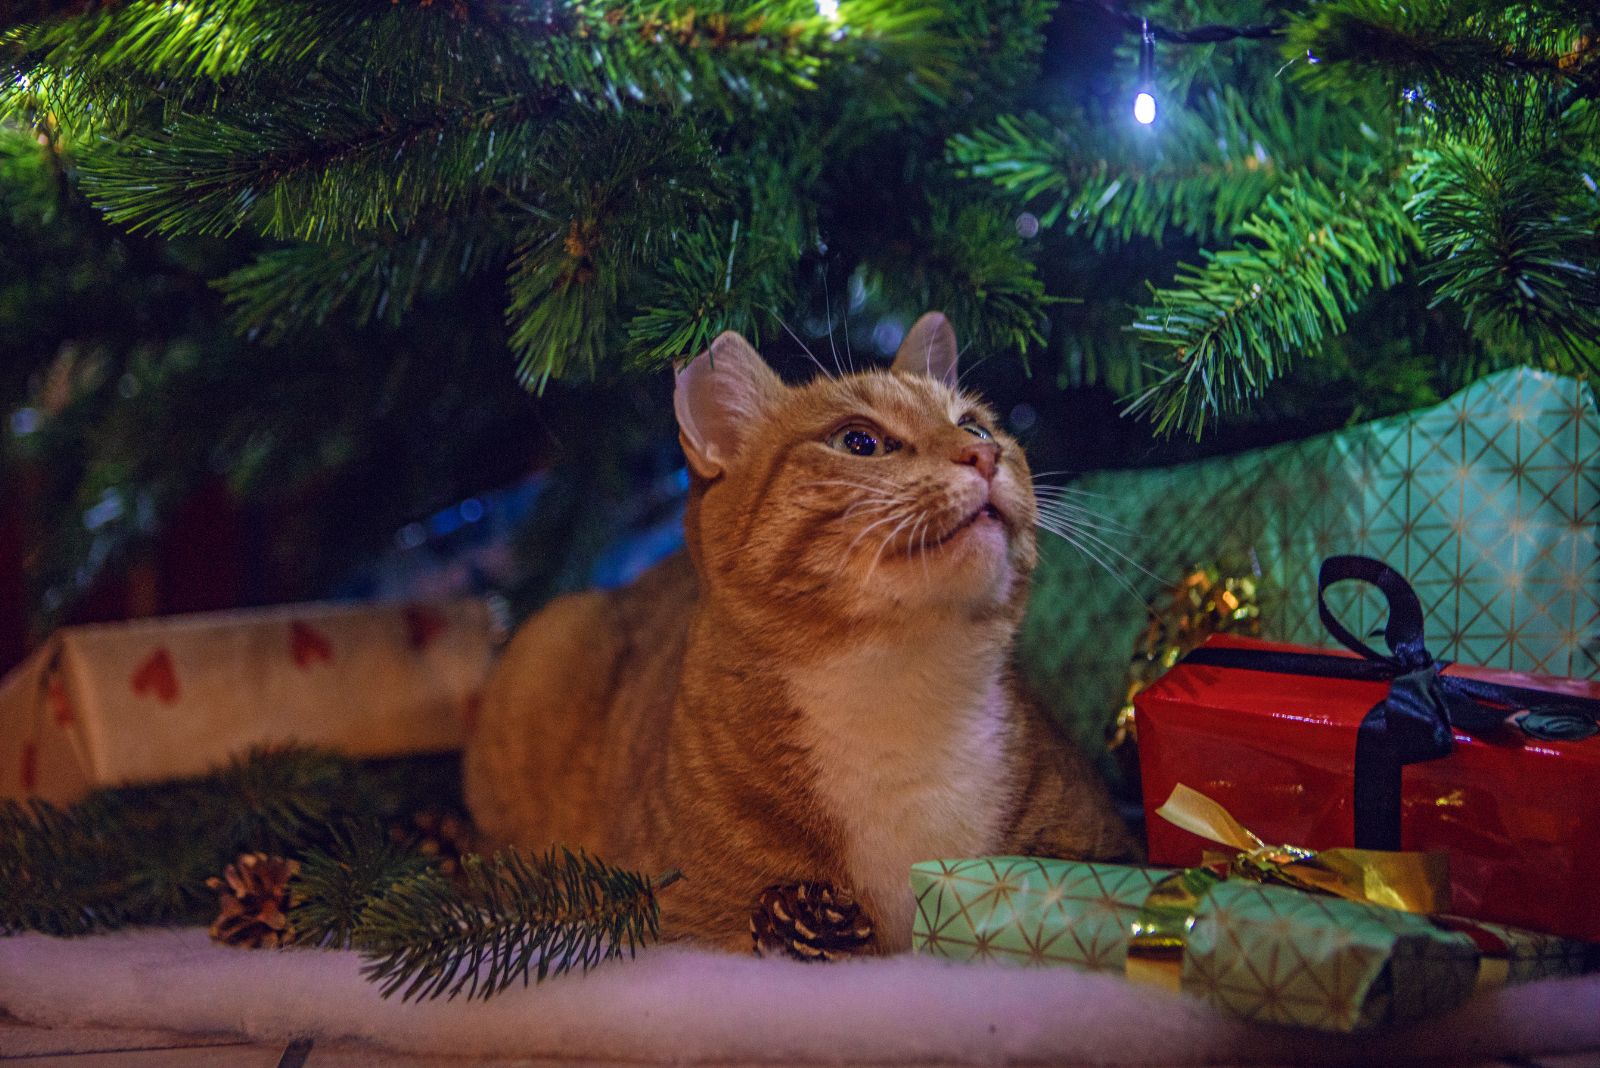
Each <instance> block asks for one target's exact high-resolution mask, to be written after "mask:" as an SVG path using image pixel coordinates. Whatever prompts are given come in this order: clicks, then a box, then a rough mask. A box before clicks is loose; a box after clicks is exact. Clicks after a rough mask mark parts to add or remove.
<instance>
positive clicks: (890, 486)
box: [799, 478, 900, 490]
mask: <svg viewBox="0 0 1600 1068" xmlns="http://www.w3.org/2000/svg"><path fill="white" fill-rule="evenodd" d="M813 486H845V487H848V488H849V489H858V490H898V489H899V488H900V487H899V486H897V485H895V484H894V483H893V482H892V481H890V480H889V479H882V480H881V481H877V482H853V481H851V480H850V479H848V478H818V479H813V480H812V481H810V482H802V483H801V484H800V486H799V488H800V489H810V488H812V487H813Z"/></svg>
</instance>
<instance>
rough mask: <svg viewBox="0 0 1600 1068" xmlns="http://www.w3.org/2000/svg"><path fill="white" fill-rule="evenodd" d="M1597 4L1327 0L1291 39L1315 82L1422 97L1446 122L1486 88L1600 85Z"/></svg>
mask: <svg viewBox="0 0 1600 1068" xmlns="http://www.w3.org/2000/svg"><path fill="white" fill-rule="evenodd" d="M1597 25H1600V22H1597V20H1596V17H1595V12H1594V9H1593V8H1592V7H1589V8H1588V9H1587V11H1585V10H1584V7H1583V5H1579V4H1573V3H1527V2H1523V3H1507V4H1498V3H1487V2H1478V0H1426V2H1423V3H1410V4H1396V3H1389V2H1384V0H1330V2H1328V3H1324V4H1320V5H1317V6H1316V7H1313V8H1311V9H1309V10H1308V11H1307V12H1306V13H1305V14H1304V15H1302V16H1300V17H1299V18H1298V19H1297V20H1296V21H1295V22H1294V23H1293V25H1292V26H1291V28H1290V31H1289V36H1288V38H1287V41H1286V44H1285V46H1284V47H1285V53H1286V54H1287V55H1289V56H1290V57H1292V58H1293V57H1305V56H1312V57H1315V60H1316V62H1315V63H1308V64H1302V65H1301V66H1300V67H1299V70H1300V73H1301V75H1302V76H1303V77H1304V78H1305V79H1307V80H1308V81H1309V82H1310V83H1311V84H1313V85H1316V86H1318V87H1319V88H1323V89H1326V90H1332V91H1334V92H1348V91H1351V90H1352V89H1356V88H1359V87H1361V86H1363V85H1365V84H1367V83H1371V82H1374V81H1376V82H1378V83H1379V84H1382V85H1383V86H1385V87H1387V89H1388V91H1389V93H1390V98H1391V99H1399V98H1401V97H1402V96H1403V97H1405V98H1406V99H1410V100H1415V101H1418V102H1422V103H1424V104H1425V105H1426V106H1427V107H1428V108H1429V109H1430V110H1432V111H1434V112H1436V113H1438V114H1439V115H1440V116H1441V117H1442V118H1444V119H1446V120H1448V119H1449V118H1450V117H1451V116H1452V115H1453V114H1455V113H1459V114H1462V115H1471V114H1474V113H1477V112H1479V111H1482V110H1483V107H1482V105H1483V104H1484V103H1485V100H1484V94H1486V93H1493V92H1495V91H1496V90H1497V89H1501V88H1503V87H1504V86H1505V85H1506V84H1507V83H1515V82H1524V81H1527V80H1530V79H1532V80H1535V81H1541V82H1545V83H1555V84H1563V85H1570V86H1571V87H1572V88H1573V89H1574V90H1576V91H1577V92H1578V93H1579V94H1580V95H1585V96H1593V95H1595V94H1596V93H1597V92H1600V42H1597V41H1596V40H1595V38H1594V36H1593V34H1594V31H1595V29H1596V28H1597Z"/></svg>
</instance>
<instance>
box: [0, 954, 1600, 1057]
mask: <svg viewBox="0 0 1600 1068" xmlns="http://www.w3.org/2000/svg"><path fill="white" fill-rule="evenodd" d="M0 1008H3V1009H5V1010H6V1011H9V1012H10V1013H11V1014H12V1015H14V1016H16V1017H18V1018H19V1019H21V1020H24V1021H27V1022H29V1023H36V1024H43V1025H47V1026H64V1025H77V1026H112V1027H138V1028H160V1029H165V1030H172V1031H182V1032H191V1033H202V1032H204V1033H211V1032H229V1033H235V1034H240V1035H244V1036H248V1037H250V1038H253V1039H256V1040H258V1041H285V1040H288V1039H290V1038H294V1037H301V1036H309V1037H313V1038H315V1039H318V1040H323V1041H336V1040H348V1039H354V1040H359V1041H365V1042H371V1043H377V1044H379V1045H382V1046H386V1047H388V1048H392V1049H399V1050H405V1051H408V1052H411V1053H417V1054H454V1055H458V1056H461V1055H483V1056H499V1057H506V1056H524V1057H533V1056H545V1057H557V1058H572V1059H575V1060H577V1059H582V1060H588V1061H593V1060H604V1059H612V1060H626V1061H634V1062H643V1063H647V1064H656V1063H663V1064H665V1063H673V1064H685V1063H698V1062H710V1061H715V1062H720V1063H723V1064H728V1063H735V1064H738V1063H749V1064H770V1063H780V1062H781V1063H785V1064H790V1063H815V1064H850V1063H871V1064H874V1065H889V1064H1010V1063H1035V1064H1036V1063H1074V1064H1118V1065H1124V1064H1203V1063H1212V1064H1214V1063H1217V1062H1232V1063H1248V1062H1268V1061H1272V1062H1294V1063H1309V1062H1315V1063H1330V1062H1336V1061H1343V1060H1365V1059H1378V1060H1382V1061H1385V1062H1391V1063H1392V1062H1395V1061H1399V1060H1403V1059H1406V1058H1415V1057H1426V1058H1439V1059H1442V1060H1445V1061H1448V1062H1461V1063H1472V1062H1474V1061H1478V1060H1483V1059H1486V1058H1492V1057H1500V1056H1506V1055H1511V1054H1518V1055H1522V1056H1532V1055H1535V1054H1541V1053H1546V1054H1553V1053H1558V1052H1567V1051H1575V1050H1600V975H1592V976H1585V977H1582V978H1577V979H1561V980H1550V981H1546V982H1542V983H1536V984H1530V985H1528V986H1522V987H1515V988H1511V989H1507V990H1502V991H1499V992H1497V993H1494V994H1490V995H1487V996H1484V997H1481V998H1478V999H1477V1000H1475V1001H1473V1002H1472V1003H1470V1004H1468V1005H1466V1006H1464V1007H1463V1008H1462V1009H1460V1010H1459V1011H1457V1012H1456V1013H1454V1014H1452V1015H1450V1016H1447V1017H1442V1018H1440V1019H1437V1020H1433V1021H1429V1022H1427V1023H1425V1024H1423V1025H1421V1026H1418V1027H1414V1028H1412V1029H1410V1030H1407V1031H1403V1032H1398V1033H1395V1034H1391V1035H1386V1036H1377V1037H1374V1036H1368V1037H1364V1038H1348V1037H1344V1036H1326V1035H1317V1034H1312V1033H1308V1032H1299V1031H1289V1030H1282V1029H1275V1028H1267V1027H1259V1026H1253V1025H1249V1024H1244V1023H1241V1022H1239V1021H1236V1020H1232V1019H1229V1018H1228V1017H1225V1016H1223V1015H1221V1014H1219V1013H1217V1012H1215V1011H1213V1010H1211V1009H1209V1008H1208V1007H1206V1006H1205V1005H1203V1004H1199V1003H1197V1002H1194V1001H1192V1000H1189V999H1186V998H1181V997H1178V996H1176V995H1170V994H1165V993H1163V992H1160V991H1157V990H1153V989H1147V988H1142V987H1138V986H1133V985H1130V984H1129V983H1127V982H1125V981H1123V980H1122V979H1120V978H1118V977H1116V976H1109V975H1089V974H1083V973H1079V972H1074V971H1072V970H1069V969H1065V968H1051V969H1019V968H1011V967H1006V966H1003V965H993V964H960V963H954V962H949V961H941V960H934V959H930V958H922V957H909V956H908V957H900V958H895V959H886V960H880V959H872V960H861V961H852V962H848V963H843V964H834V965H815V964H804V963H799V962H792V961H763V960H756V959H753V958H741V957H733V956H726V955H721V954H713V953H707V952H700V951H693V950H687V949H682V948H676V947H671V948H655V949H651V950H648V951H646V952H643V953H641V954H640V955H639V957H638V958H637V959H635V960H632V961H627V960H624V961H618V962H611V963H608V964H605V965H602V966H601V967H599V968H597V969H596V970H594V971H593V972H591V973H589V974H588V975H574V976H568V977H563V978H560V979H553V980H549V981H547V982H545V983H544V984H542V985H539V986H534V987H532V988H528V989H523V988H520V987H519V988H515V989H512V990H509V991H507V992H505V993H504V994H501V995H500V996H499V997H496V998H494V999H492V1000H490V1001H486V1002H483V1001H474V1002H470V1003H469V1002H464V1001H460V1000H457V1001H455V1002H446V1001H433V1002H422V1003H409V1004H408V1003H404V1002H401V1001H400V1000H399V999H398V998H393V999H389V1000H385V999H383V998H381V997H379V996H378V991H377V989H376V987H374V986H372V985H371V984H369V983H367V982H366V981H364V980H363V979H362V978H361V975H360V958H359V957H357V956H356V955H354V954H352V953H343V952H328V951H318V950H283V951H266V950H262V951H254V952H251V951H244V950H233V949H227V948H224V947H221V946H218V945H214V944H213V943H211V942H210V941H209V940H208V939H207V937H206V934H205V932H204V931H202V930H197V929H184V930H138V931H127V932H120V933H116V934H110V935H102V936H97V937H93V938H81V939H71V940H63V939H52V938H47V937H44V936H41V935H22V936H17V937H13V938H0ZM3 1052H4V1051H0V1053H3Z"/></svg>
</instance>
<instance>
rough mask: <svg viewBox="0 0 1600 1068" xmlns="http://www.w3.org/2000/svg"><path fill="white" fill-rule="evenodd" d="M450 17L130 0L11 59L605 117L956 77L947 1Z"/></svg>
mask: <svg viewBox="0 0 1600 1068" xmlns="http://www.w3.org/2000/svg"><path fill="white" fill-rule="evenodd" d="M454 10H455V8H454V7H453V5H450V4H445V3H440V4H437V5H431V6H429V5H420V4H415V3H405V4H393V3H388V2H386V0H342V2H340V3H336V4H316V3H308V2H305V0H210V2H208V3H207V4H206V5H205V6H204V8H203V9H202V10H201V11H199V12H196V11H195V10H194V9H193V8H192V7H191V6H189V5H175V4H170V3H166V2H164V0H131V2H129V3H125V4H120V5H117V6H116V7H114V8H111V9H110V10H108V11H103V12H101V13H99V14H97V15H92V16H86V17H84V18H80V19H73V20H68V21H64V22H50V23H40V24H37V25H33V26H30V27H24V28H23V29H21V30H17V31H13V32H12V33H11V35H10V37H11V40H10V42H9V43H8V46H7V49H6V51H7V52H9V53H11V54H12V56H13V57H14V58H13V60H12V66H13V67H14V69H15V70H17V71H18V72H21V73H26V72H28V71H29V70H31V69H33V68H35V67H40V66H42V67H45V68H48V69H53V70H56V71H64V72H66V71H70V72H72V74H73V76H74V77H82V78H85V79H94V78H96V77H99V76H103V75H107V74H127V73H130V72H140V73H143V74H146V75H151V76H155V77H158V78H162V79H166V80H169V81H172V82H176V83H178V85H180V86H181V85H182V84H183V83H185V82H193V81H207V82H212V83H224V82H226V83H228V85H229V88H230V90H231V92H232V95H234V96H236V97H237V96H238V95H240V93H241V92H242V91H248V90H249V89H250V88H252V87H255V88H257V89H261V90H263V92H261V93H257V94H250V95H256V96H262V97H265V96H266V95H267V93H266V92H265V90H268V89H270V88H272V87H277V88H279V89H284V88H292V87H295V86H300V85H304V84H307V83H308V80H310V79H313V78H315V77H316V76H320V75H330V74H331V75H334V76H336V77H337V78H338V79H339V80H341V81H348V82H352V83H353V84H355V85H356V87H357V97H358V99H361V100H363V101H364V100H367V99H369V98H371V99H378V100H381V101H384V102H386V103H387V104H388V106H391V107H401V108H405V107H410V106H415V105H416V104H419V103H423V102H427V101H439V100H457V101H460V100H470V99H473V98H474V97H476V96H479V95H488V96H517V95H522V94H526V93H543V92H548V91H549V90H551V89H559V90H560V91H562V92H564V93H567V94H570V95H571V96H572V97H573V98H575V99H578V100H580V101H584V102H586V103H588V104H590V105H604V106H608V107H619V106H622V105H623V103H624V102H629V103H649V104H654V105H658V106H674V107H676V106H681V105H685V104H689V103H691V102H692V103H694V104H695V105H696V106H699V107H708V106H709V107H716V108H722V109H724V110H727V109H729V108H732V107H733V106H734V105H735V104H738V105H740V106H756V107H770V106H774V105H776V104H777V103H779V101H780V100H781V99H782V98H783V97H784V96H785V94H786V93H788V92H789V91H791V90H805V89H808V88H811V87H813V86H814V85H815V78H816V76H817V74H818V72H819V71H820V70H821V69H823V67H824V66H825V65H828V64H832V63H843V64H849V63H863V62H865V63H867V64H870V65H873V66H879V67H887V68H896V69H897V70H899V71H900V72H901V73H903V74H905V75H908V76H910V78H911V79H912V81H913V82H914V84H915V85H916V86H917V89H918V91H919V92H921V93H928V94H933V95H934V96H936V97H937V96H940V95H941V94H942V93H944V92H945V91H947V90H948V88H949V85H950V83H951V80H952V78H953V77H954V76H955V75H956V74H957V72H958V70H959V68H958V66H957V64H956V62H955V60H954V58H953V57H951V56H950V55H949V54H948V51H949V50H948V49H941V48H940V47H938V46H939V44H940V43H941V42H939V41H938V39H937V37H936V36H934V35H931V34H930V33H929V32H928V31H929V30H930V28H932V27H933V26H935V25H937V24H938V22H939V21H940V20H941V19H942V18H944V17H945V16H944V15H943V13H942V12H941V11H940V9H939V8H938V6H936V5H927V4H911V3H907V2H905V0H855V2H854V3H852V5H851V6H850V9H849V12H848V19H849V21H848V22H847V23H845V28H846V29H847V30H848V32H841V26H840V24H839V23H838V22H836V21H835V20H833V19H829V18H824V17H821V16H819V15H818V13H817V11H816V8H815V6H814V4H812V3H810V2H808V0H780V2H778V3H771V2H766V3H761V2H756V0H722V2H717V0H712V2H711V3H699V4H689V3H661V2H658V3H652V4H647V5H634V6H615V5H607V4H603V3H597V2H592V0H569V2H565V3H560V2H550V3H539V4H521V3H511V2H495V3H487V2H483V0H476V2H474V3H471V4H469V5H466V7H465V10H466V11H467V12H468V17H467V18H455V17H452V12H453V11H454ZM7 82H9V79H0V84H5V83H7Z"/></svg>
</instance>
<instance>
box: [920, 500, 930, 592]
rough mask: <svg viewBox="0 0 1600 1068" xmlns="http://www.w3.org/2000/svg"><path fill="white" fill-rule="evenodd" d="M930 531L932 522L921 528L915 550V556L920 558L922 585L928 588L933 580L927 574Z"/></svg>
mask: <svg viewBox="0 0 1600 1068" xmlns="http://www.w3.org/2000/svg"><path fill="white" fill-rule="evenodd" d="M930 519H931V517H930ZM932 529H933V524H932V522H929V524H928V525H927V526H925V527H923V528H922V539H921V542H920V544H919V547H918V549H917V555H918V556H920V557H922V584H923V585H924V586H928V587H932V585H933V578H932V576H931V575H929V574H928V533H929V531H931V530H932Z"/></svg>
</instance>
